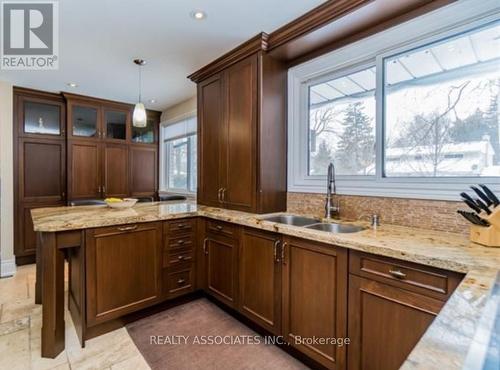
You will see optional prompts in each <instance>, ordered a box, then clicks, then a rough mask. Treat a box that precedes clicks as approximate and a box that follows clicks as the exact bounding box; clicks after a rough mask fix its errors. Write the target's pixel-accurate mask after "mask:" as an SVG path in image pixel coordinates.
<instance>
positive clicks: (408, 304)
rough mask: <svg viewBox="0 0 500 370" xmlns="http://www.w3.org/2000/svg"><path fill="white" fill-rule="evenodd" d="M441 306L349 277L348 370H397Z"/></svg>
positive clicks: (369, 281) (358, 278)
mask: <svg viewBox="0 0 500 370" xmlns="http://www.w3.org/2000/svg"><path fill="white" fill-rule="evenodd" d="M443 305H444V302H442V301H439V300H437V299H435V298H430V297H427V296H424V295H421V294H417V293H413V292H410V291H408V290H404V289H400V288H396V287H394V286H391V285H388V284H383V283H379V282H377V281H375V280H370V279H365V278H361V277H358V276H355V275H352V274H351V275H350V278H349V338H350V339H351V344H350V345H349V361H348V362H349V369H353V370H355V369H360V370H361V369H362V370H391V369H399V367H400V366H401V365H402V363H403V362H404V360H405V359H406V358H407V357H408V355H409V354H410V352H411V350H412V349H413V347H415V345H416V344H417V342H418V341H419V339H420V337H421V336H422V335H423V334H424V332H425V330H426V329H427V327H428V326H429V325H430V324H431V322H432V320H433V319H434V317H435V316H436V315H437V313H438V312H439V310H440V309H441V307H442V306H443Z"/></svg>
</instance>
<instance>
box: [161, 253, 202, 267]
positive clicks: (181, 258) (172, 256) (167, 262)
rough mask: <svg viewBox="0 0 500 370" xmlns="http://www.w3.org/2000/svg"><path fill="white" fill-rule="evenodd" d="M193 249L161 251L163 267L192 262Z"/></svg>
mask: <svg viewBox="0 0 500 370" xmlns="http://www.w3.org/2000/svg"><path fill="white" fill-rule="evenodd" d="M193 260H194V250H193V249H187V250H181V251H175V252H170V251H169V252H163V267H176V266H179V265H182V264H185V263H186V262H193Z"/></svg>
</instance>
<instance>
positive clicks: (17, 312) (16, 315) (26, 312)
mask: <svg viewBox="0 0 500 370" xmlns="http://www.w3.org/2000/svg"><path fill="white" fill-rule="evenodd" d="M41 310H42V306H41V305H36V304H35V302H34V300H33V299H31V298H23V299H15V300H12V301H9V302H5V303H3V304H2V316H1V317H0V322H1V323H5V322H9V321H12V320H17V319H21V318H24V317H26V316H30V315H33V314H36V313H37V312H41Z"/></svg>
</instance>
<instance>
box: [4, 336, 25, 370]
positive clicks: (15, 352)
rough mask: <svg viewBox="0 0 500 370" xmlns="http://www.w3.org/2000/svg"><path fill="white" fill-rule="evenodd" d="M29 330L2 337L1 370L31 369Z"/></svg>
mask: <svg viewBox="0 0 500 370" xmlns="http://www.w3.org/2000/svg"><path fill="white" fill-rule="evenodd" d="M29 337H30V330H29V328H27V329H23V330H19V331H16V332H14V333H11V334H7V335H2V336H0V369H9V370H18V369H19V370H26V369H29V368H30V343H29V342H30V339H29Z"/></svg>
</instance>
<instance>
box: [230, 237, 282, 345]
mask: <svg viewBox="0 0 500 370" xmlns="http://www.w3.org/2000/svg"><path fill="white" fill-rule="evenodd" d="M280 247H281V236H280V235H279V234H274V233H269V232H264V231H259V230H255V229H249V228H246V229H244V230H243V233H242V237H241V247H240V257H239V263H240V264H239V285H240V291H239V304H238V309H239V311H240V312H241V313H243V314H244V315H245V316H247V317H248V318H250V319H251V320H253V321H255V322H256V323H257V324H259V325H260V326H262V327H264V328H266V329H267V330H269V331H270V332H271V333H273V334H275V335H280V334H281V293H282V291H281V261H280V255H281V249H280Z"/></svg>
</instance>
